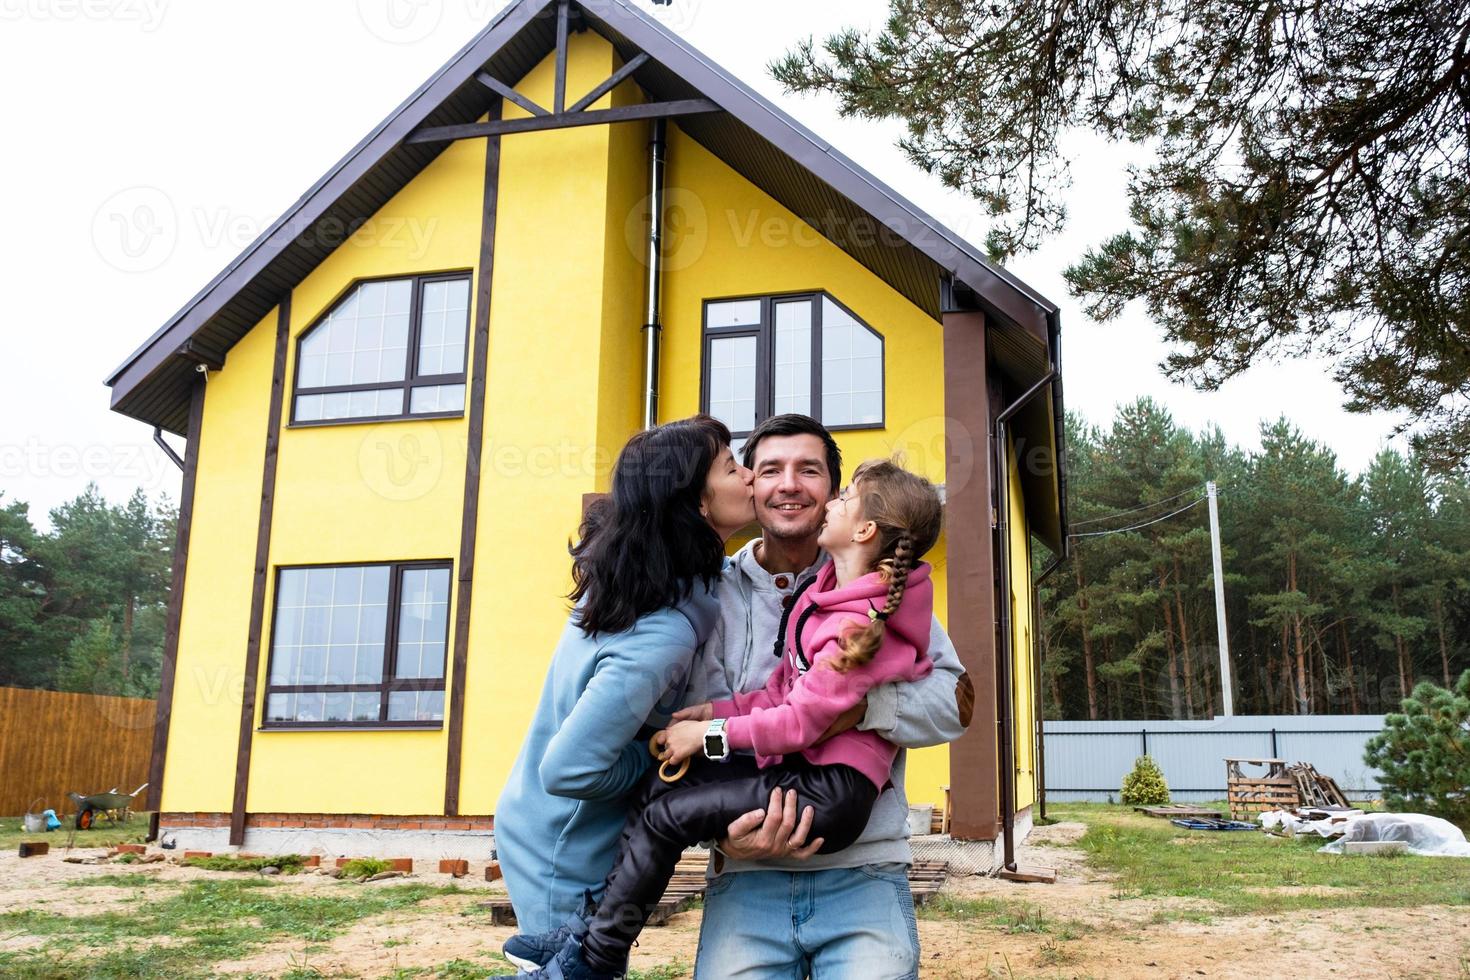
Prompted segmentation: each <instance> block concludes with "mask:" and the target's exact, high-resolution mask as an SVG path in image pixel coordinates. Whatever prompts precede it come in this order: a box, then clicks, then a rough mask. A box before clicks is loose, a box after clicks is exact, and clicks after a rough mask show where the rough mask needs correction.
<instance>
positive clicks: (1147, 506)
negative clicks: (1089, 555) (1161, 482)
mask: <svg viewBox="0 0 1470 980" xmlns="http://www.w3.org/2000/svg"><path fill="white" fill-rule="evenodd" d="M1202 489H1204V488H1203V487H1190V488H1189V489H1188V490H1181V491H1180V492H1178V493H1176V494H1174V496H1172V497H1164V498H1163V499H1162V500H1155V501H1154V502H1153V503H1150V504H1140V505H1139V506H1137V507H1130V508H1128V509H1127V510H1120V511H1115V512H1114V513H1111V514H1104V515H1103V516H1102V517H1089V518H1088V519H1087V520H1085V521H1073V522H1072V526H1073V527H1082V526H1083V525H1084V524H1097V523H1099V522H1101V521H1110V520H1112V519H1113V518H1115V517H1124V516H1126V515H1128V514H1136V513H1138V512H1139V511H1141V510H1152V509H1153V508H1155V507H1157V506H1159V505H1160V504H1167V503H1168V502H1169V501H1171V500H1178V499H1179V498H1180V497H1185V496H1188V495H1189V494H1191V493H1199V492H1200V491H1201V490H1202Z"/></svg>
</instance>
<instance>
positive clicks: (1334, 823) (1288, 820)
mask: <svg viewBox="0 0 1470 980" xmlns="http://www.w3.org/2000/svg"><path fill="white" fill-rule="evenodd" d="M1307 812H1308V813H1312V812H1316V813H1321V812H1323V811H1320V810H1318V811H1307ZM1362 815H1363V811H1362V810H1338V811H1335V812H1333V813H1331V814H1330V815H1329V816H1327V817H1325V818H1323V819H1321V820H1311V819H1308V818H1307V817H1306V816H1304V815H1301V814H1297V813H1292V812H1291V811H1290V810H1267V811H1266V812H1265V813H1262V814H1261V815H1260V816H1261V829H1262V830H1275V829H1276V828H1278V827H1279V828H1281V830H1283V831H1284V832H1286V833H1288V834H1292V835H1295V836H1300V835H1302V834H1316V835H1317V836H1318V837H1336V836H1337V835H1338V834H1341V833H1342V832H1343V831H1345V830H1346V829H1347V822H1348V821H1349V820H1352V819H1353V818H1355V817H1361V816H1362Z"/></svg>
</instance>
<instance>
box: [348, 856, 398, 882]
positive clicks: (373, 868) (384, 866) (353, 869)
mask: <svg viewBox="0 0 1470 980" xmlns="http://www.w3.org/2000/svg"><path fill="white" fill-rule="evenodd" d="M391 867H393V863H392V862H391V861H384V860H383V859H382V858H353V859H352V860H351V861H348V862H347V863H346V864H344V865H342V877H344V878H371V877H372V876H373V875H376V874H382V873H383V872H384V871H387V870H388V869H389V868H391Z"/></svg>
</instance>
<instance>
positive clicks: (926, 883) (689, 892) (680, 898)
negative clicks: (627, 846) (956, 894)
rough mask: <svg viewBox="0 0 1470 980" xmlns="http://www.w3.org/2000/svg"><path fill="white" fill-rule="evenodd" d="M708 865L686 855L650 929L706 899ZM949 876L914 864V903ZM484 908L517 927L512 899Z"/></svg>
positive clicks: (940, 868)
mask: <svg viewBox="0 0 1470 980" xmlns="http://www.w3.org/2000/svg"><path fill="white" fill-rule="evenodd" d="M707 863H708V859H707V858H706V857H704V856H703V855H695V854H686V855H685V856H684V857H682V858H680V859H679V864H678V865H677V866H676V867H675V868H674V877H673V878H672V879H670V881H669V887H668V888H667V889H665V891H664V896H663V898H662V899H660V900H659V903H658V907H657V908H656V909H654V910H653V914H652V915H650V916H649V917H648V924H649V925H650V926H661V925H665V924H667V923H668V921H669V920H670V919H671V918H673V917H674V916H676V915H678V914H679V913H680V912H683V911H685V910H686V909H688V908H689V906H691V905H693V904H694V902H695V901H696V900H697V899H700V898H702V897H703V896H704V889H705V886H706V884H707V882H706V880H705V876H704V871H705V866H706V864H707ZM948 876H949V862H948V861H915V862H914V863H913V864H912V865H910V866H909V891H910V892H912V893H913V896H914V904H915V905H923V904H924V903H925V902H927V901H928V900H929V899H931V898H933V897H934V896H935V895H937V894H939V889H941V888H943V887H944V880H945V878H947V877H948ZM480 907H481V908H485V909H489V910H490V923H491V925H497V926H513V925H515V924H516V913H515V909H513V908H511V904H510V899H508V898H497V899H493V900H491V901H489V902H482V903H480Z"/></svg>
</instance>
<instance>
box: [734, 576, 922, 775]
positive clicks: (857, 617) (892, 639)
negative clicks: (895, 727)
mask: <svg viewBox="0 0 1470 980" xmlns="http://www.w3.org/2000/svg"><path fill="white" fill-rule="evenodd" d="M929 572H930V568H929V565H928V563H927V562H920V563H919V564H918V565H916V566H914V568H913V570H912V571H910V572H909V577H908V582H907V584H906V586H905V589H904V595H903V601H902V602H900V603H899V604H898V609H897V610H895V611H894V613H893V615H892V616H890V617H889V618H888V628H887V630H886V631H885V632H884V634H883V642H882V644H881V645H880V646H879V647H878V652H877V653H875V654H874V655H873V659H872V660H870V661H868V662H867V663H866V664H863V665H862V666H860V667H854V668H852V669H851V670H848V671H847V672H846V673H839V672H838V671H836V670H833V669H832V668H831V667H830V666H825V665H824V663H823V662H824V661H830V660H831V659H832V658H834V657H837V656H839V655H840V654H841V653H842V647H841V646H840V644H839V643H838V636H839V635H840V634H841V633H842V632H844V631H845V630H848V629H852V628H853V627H854V626H856V627H859V628H860V627H864V626H867V624H868V623H869V621H870V620H869V610H881V609H882V608H883V606H884V605H885V604H886V603H887V601H888V586H887V585H885V584H884V583H883V580H882V578H880V577H879V575H878V573H877V572H872V573H869V574H867V575H864V576H863V577H862V578H859V579H856V580H854V581H852V582H849V583H848V584H847V585H846V586H844V587H842V588H838V587H837V572H836V570H835V569H834V568H833V566H832V563H831V562H830V561H829V562H827V564H825V565H823V566H822V568H821V569H820V570H819V571H818V572H817V577H816V580H815V581H814V582H813V583H812V584H811V586H810V587H809V588H808V589H807V590H806V591H805V592H803V593H802V594H801V597H800V598H799V599H797V600H796V604H795V606H793V607H792V609H791V615H790V616H789V617H788V618H787V621H786V623H787V626H786V637H785V655H784V656H783V657H782V658H781V665H780V666H779V667H777V668H776V669H775V670H774V671H772V672H771V676H770V679H769V680H767V681H766V686H765V687H764V688H762V689H761V690H758V691H751V692H750V693H749V694H736V695H735V696H734V698H733V699H731V700H728V701H715V702H714V705H713V706H714V717H716V718H728V719H729V722H728V724H727V725H726V726H725V731H726V735H727V737H728V738H729V740H730V747H731V748H732V749H745V750H753V751H754V752H755V755H756V762H757V763H759V764H760V766H761V767H762V768H764V767H766V766H772V765H775V764H777V763H779V762H780V761H781V759H782V757H783V756H784V755H785V754H786V753H788V752H800V753H801V754H802V755H803V756H805V757H806V759H807V760H808V761H809V762H811V763H813V764H814V765H819V766H829V765H835V764H839V763H840V764H842V765H848V766H852V767H853V768H854V769H856V770H858V771H859V772H861V773H862V774H863V775H865V776H867V777H868V778H869V779H871V780H872V781H873V784H874V785H875V786H877V787H878V789H879V791H880V792H881V791H882V789H883V787H884V786H885V785H887V783H888V775H889V770H890V769H892V767H893V759H894V757H895V756H896V755H897V754H898V748H897V747H896V746H895V745H894V744H893V743H892V742H889V741H887V740H885V739H883V738H882V737H880V736H879V735H877V734H876V733H874V732H862V731H858V730H857V729H856V728H851V729H848V730H847V731H845V732H842V733H840V734H838V735H835V736H833V737H832V738H829V739H828V740H827V741H825V742H822V743H821V744H820V745H815V744H813V743H814V742H816V740H817V739H819V738H821V737H822V733H823V732H825V731H826V730H827V728H828V727H829V726H830V725H831V724H832V722H834V721H836V720H837V718H838V716H839V715H841V714H842V713H843V712H844V711H847V710H848V709H849V708H851V707H853V706H854V705H856V704H857V703H858V702H859V701H861V700H862V699H863V698H865V697H867V694H868V689H869V688H872V687H876V686H878V685H880V684H887V683H890V682H893V681H914V680H918V679H919V678H921V677H923V676H924V675H925V674H927V673H929V671H931V670H932V669H934V662H933V661H932V660H930V659H929V630H930V625H931V622H932V619H933V615H934V583H933V582H931V581H930V580H929ZM811 606H816V607H817V609H816V610H815V611H814V612H812V613H811V614H810V615H807V616H803V615H802V614H803V613H804V612H805V611H806V610H807V609H808V607H811ZM797 629H800V630H801V649H802V651H803V653H804V654H805V657H806V660H807V663H809V664H810V665H811V666H810V669H807V670H805V671H803V670H802V667H801V665H800V662H799V661H798V659H797V656H796V631H797Z"/></svg>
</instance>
